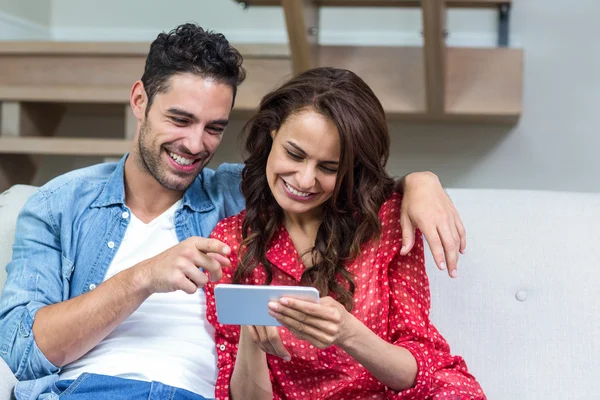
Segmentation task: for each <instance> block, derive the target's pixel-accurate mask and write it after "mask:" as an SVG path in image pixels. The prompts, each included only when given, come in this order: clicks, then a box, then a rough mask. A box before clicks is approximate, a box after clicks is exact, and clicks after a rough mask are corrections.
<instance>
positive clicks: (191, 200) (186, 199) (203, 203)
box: [92, 153, 215, 212]
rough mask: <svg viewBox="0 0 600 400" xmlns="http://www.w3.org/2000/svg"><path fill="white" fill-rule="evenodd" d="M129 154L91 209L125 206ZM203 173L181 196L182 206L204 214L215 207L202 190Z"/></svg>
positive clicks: (123, 159) (109, 179) (118, 166)
mask: <svg viewBox="0 0 600 400" xmlns="http://www.w3.org/2000/svg"><path fill="white" fill-rule="evenodd" d="M128 156H129V153H127V154H125V155H124V156H123V158H121V160H120V161H119V163H118V164H117V167H116V168H115V170H114V171H113V173H112V174H111V175H110V177H109V178H108V181H107V182H106V185H104V189H102V192H101V193H100V195H99V196H98V198H97V199H96V201H94V203H92V207H108V206H111V205H117V204H118V205H125V183H124V182H125V161H126V160H127V157H128ZM204 175H205V171H204V170H203V171H201V172H200V174H198V177H196V179H194V182H192V184H191V185H190V187H189V188H188V189H187V190H186V191H185V193H184V194H183V201H182V206H183V207H188V208H189V209H191V210H193V211H195V212H206V211H210V210H213V209H214V208H215V205H214V204H213V202H212V201H211V200H210V197H209V196H208V193H207V192H206V190H205V189H204V179H205V176H204Z"/></svg>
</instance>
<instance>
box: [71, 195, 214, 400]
mask: <svg viewBox="0 0 600 400" xmlns="http://www.w3.org/2000/svg"><path fill="white" fill-rule="evenodd" d="M180 206H181V200H180V201H178V202H177V203H175V204H174V205H173V206H172V207H171V208H169V209H168V210H167V211H165V212H164V213H163V214H161V215H160V216H159V217H157V218H156V219H154V220H153V221H152V222H150V223H149V224H144V223H143V222H142V221H140V220H139V219H137V218H136V217H135V216H134V215H133V214H131V216H130V218H131V220H130V222H129V226H128V227H127V232H126V233H125V237H124V238H123V242H122V243H121V246H120V247H119V250H118V251H117V254H115V257H114V259H113V261H112V263H111V265H110V266H109V268H108V271H107V272H106V276H105V278H104V280H107V279H109V278H111V277H112V276H114V275H116V274H117V273H119V272H121V271H123V270H125V269H127V268H129V267H131V266H133V265H135V264H137V263H139V262H141V261H143V260H146V259H148V258H151V257H154V256H155V255H157V254H159V253H161V252H163V251H165V250H167V249H168V248H170V247H172V246H174V245H176V244H177V243H179V240H178V239H177V234H176V232H175V211H176V210H177V209H178V208H179V207H180ZM83 372H88V373H96V374H103V375H110V376H118V377H122V378H128V379H137V380H143V381H158V382H161V383H164V384H166V385H170V386H175V387H178V388H183V389H186V390H189V391H191V392H194V393H197V394H199V395H201V396H204V397H208V398H214V396H215V394H214V391H215V384H216V379H217V353H216V349H215V340H214V328H213V326H212V325H211V324H210V323H208V321H207V320H206V296H205V293H204V290H201V289H200V290H197V291H196V293H194V294H191V295H190V294H187V293H185V292H183V291H180V290H179V291H177V292H173V293H157V294H153V295H152V296H150V297H149V298H148V299H147V300H146V301H145V302H144V303H143V304H142V305H141V306H140V307H139V308H138V309H137V310H136V311H135V312H134V313H133V314H131V315H130V316H129V317H128V318H127V319H126V320H125V321H123V322H122V323H121V324H120V325H119V326H118V327H117V328H116V329H115V330H114V331H113V332H112V333H111V334H110V335H108V336H107V337H106V338H105V339H104V340H102V341H101V342H100V343H99V344H98V345H97V346H96V347H94V348H93V349H92V350H91V351H90V352H88V353H87V354H86V355H84V356H83V357H82V358H80V359H79V360H77V361H74V362H72V363H70V364H68V365H66V366H65V367H64V368H63V369H62V371H61V373H60V379H76V378H77V377H78V376H79V375H80V374H81V373H83Z"/></svg>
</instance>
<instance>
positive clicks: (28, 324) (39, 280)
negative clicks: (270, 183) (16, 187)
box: [0, 155, 244, 397]
mask: <svg viewBox="0 0 600 400" xmlns="http://www.w3.org/2000/svg"><path fill="white" fill-rule="evenodd" d="M126 158H127V155H125V156H124V157H123V159H121V161H120V162H118V163H104V164H99V165H95V166H92V167H88V168H84V169H80V170H76V171H72V172H69V173H67V174H65V175H62V176H59V177H58V178H55V179H53V180H52V181H50V182H49V183H47V184H46V185H44V186H42V187H41V188H40V189H39V190H38V191H37V192H36V193H34V194H33V195H32V196H31V197H30V198H29V199H28V200H27V203H26V204H25V206H24V207H23V209H22V210H21V212H20V214H19V217H18V220H17V228H16V235H15V243H14V246H13V257H12V261H11V262H10V263H9V264H8V265H7V266H6V271H7V273H8V276H7V279H6V286H5V287H4V291H3V292H2V296H1V297H0V332H1V335H0V356H1V357H2V358H3V359H4V360H5V361H6V363H7V364H8V365H9V367H10V368H11V369H12V370H13V372H14V373H15V376H16V377H17V379H19V380H20V381H25V380H35V379H38V378H43V377H49V376H51V375H55V374H57V373H58V372H59V371H60V368H58V367H57V366H55V365H53V364H52V363H51V362H50V361H49V360H48V359H47V358H46V357H45V356H44V354H43V353H42V352H41V351H40V349H39V348H38V346H37V344H36V341H35V339H34V337H33V332H32V326H33V320H34V318H35V314H36V312H37V311H38V310H39V309H40V308H42V307H44V306H46V305H49V304H55V303H59V302H61V301H65V300H68V299H71V298H73V297H76V296H79V295H81V294H83V293H86V292H88V291H90V290H93V289H94V288H95V287H96V286H97V285H99V284H100V283H102V282H103V280H104V276H105V274H106V271H107V269H108V267H109V265H110V263H111V261H112V259H113V257H114V256H115V254H116V252H117V250H118V249H119V245H120V244H121V241H122V240H123V237H124V236H125V231H126V230H127V226H128V224H129V220H130V215H131V212H130V210H129V209H128V208H127V206H126V205H125V188H124V165H125V160H126ZM241 172H242V165H239V164H222V165H221V166H219V168H217V170H216V171H215V170H211V169H208V168H204V169H203V170H202V172H201V173H200V174H199V175H198V177H197V178H196V179H195V180H194V182H193V183H192V185H191V186H190V187H189V188H188V190H187V191H186V192H185V194H184V196H183V200H182V205H181V208H180V209H179V210H177V211H176V213H175V228H176V232H177V237H178V238H179V240H180V241H182V240H184V239H186V238H188V237H190V236H202V237H208V236H209V235H210V233H211V231H212V230H213V228H214V227H215V225H216V224H217V223H218V222H219V221H220V220H221V219H223V218H225V217H228V216H231V215H235V214H237V213H239V212H240V211H241V210H242V209H243V208H244V198H243V196H242V193H241V191H240V182H241ZM90 317H91V318H93V316H90ZM52 380H56V376H54V377H53V379H52ZM17 389H18V388H17ZM26 391H27V390H26ZM32 394H33V393H32ZM24 397H27V396H24Z"/></svg>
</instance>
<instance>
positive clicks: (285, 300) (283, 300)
mask: <svg viewBox="0 0 600 400" xmlns="http://www.w3.org/2000/svg"><path fill="white" fill-rule="evenodd" d="M279 302H280V303H281V304H283V305H287V303H288V299H286V298H285V297H283V298H281V299H279Z"/></svg>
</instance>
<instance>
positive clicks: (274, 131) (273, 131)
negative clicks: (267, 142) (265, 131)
mask: <svg viewBox="0 0 600 400" xmlns="http://www.w3.org/2000/svg"><path fill="white" fill-rule="evenodd" d="M275 135H277V131H276V130H275V129H273V130H272V131H271V139H273V140H275Z"/></svg>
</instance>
